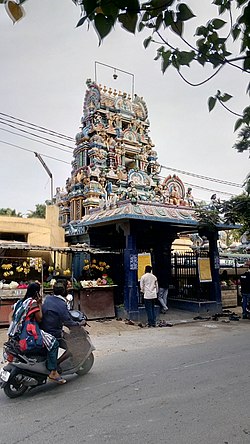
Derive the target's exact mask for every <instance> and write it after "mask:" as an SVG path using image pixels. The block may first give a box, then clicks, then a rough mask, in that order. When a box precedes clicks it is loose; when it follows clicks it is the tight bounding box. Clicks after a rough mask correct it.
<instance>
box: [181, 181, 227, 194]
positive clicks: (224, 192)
mask: <svg viewBox="0 0 250 444" xmlns="http://www.w3.org/2000/svg"><path fill="white" fill-rule="evenodd" d="M183 183H184V184H185V185H188V186H191V187H193V188H199V189H201V190H205V191H212V192H213V193H219V194H226V195H228V196H235V194H233V193H228V192H227V191H219V190H213V189H212V188H206V187H202V186H201V185H194V184H192V183H188V182H183Z"/></svg>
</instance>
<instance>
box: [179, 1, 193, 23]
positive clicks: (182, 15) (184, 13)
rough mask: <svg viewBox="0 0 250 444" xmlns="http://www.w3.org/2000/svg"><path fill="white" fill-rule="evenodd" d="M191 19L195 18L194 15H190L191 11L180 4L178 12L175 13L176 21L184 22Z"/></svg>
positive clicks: (183, 4)
mask: <svg viewBox="0 0 250 444" xmlns="http://www.w3.org/2000/svg"><path fill="white" fill-rule="evenodd" d="M193 17H195V15H194V14H193V13H192V11H191V9H189V7H188V6H187V5H186V4H185V3H180V5H179V12H178V13H177V20H178V21H182V22H185V21H187V20H190V19H191V18H193Z"/></svg>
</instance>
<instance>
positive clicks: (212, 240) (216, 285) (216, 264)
mask: <svg viewBox="0 0 250 444" xmlns="http://www.w3.org/2000/svg"><path fill="white" fill-rule="evenodd" d="M207 237H208V240H209V252H210V266H211V274H212V286H211V291H212V295H211V297H212V299H213V300H216V302H217V304H218V305H219V306H220V307H221V287H220V278H219V271H220V258H219V250H218V245H217V240H218V233H217V232H210V233H209V234H208V235H207Z"/></svg>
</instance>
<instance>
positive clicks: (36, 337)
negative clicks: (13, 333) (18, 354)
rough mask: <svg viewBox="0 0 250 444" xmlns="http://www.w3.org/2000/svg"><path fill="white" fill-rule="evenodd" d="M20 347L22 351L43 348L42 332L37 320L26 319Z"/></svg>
mask: <svg viewBox="0 0 250 444" xmlns="http://www.w3.org/2000/svg"><path fill="white" fill-rule="evenodd" d="M19 347H20V350H21V351H31V350H33V349H35V348H36V349H37V348H40V349H41V348H43V338H42V334H41V330H40V328H39V325H38V323H37V322H36V320H35V319H30V318H26V319H25V321H24V323H23V327H22V331H21V333H20V339H19Z"/></svg>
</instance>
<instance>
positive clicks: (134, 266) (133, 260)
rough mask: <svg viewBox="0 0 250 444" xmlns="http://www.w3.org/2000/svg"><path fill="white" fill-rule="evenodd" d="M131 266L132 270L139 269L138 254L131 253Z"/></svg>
mask: <svg viewBox="0 0 250 444" xmlns="http://www.w3.org/2000/svg"><path fill="white" fill-rule="evenodd" d="M129 268H130V270H137V269H138V256H137V254H131V255H130V258H129Z"/></svg>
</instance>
